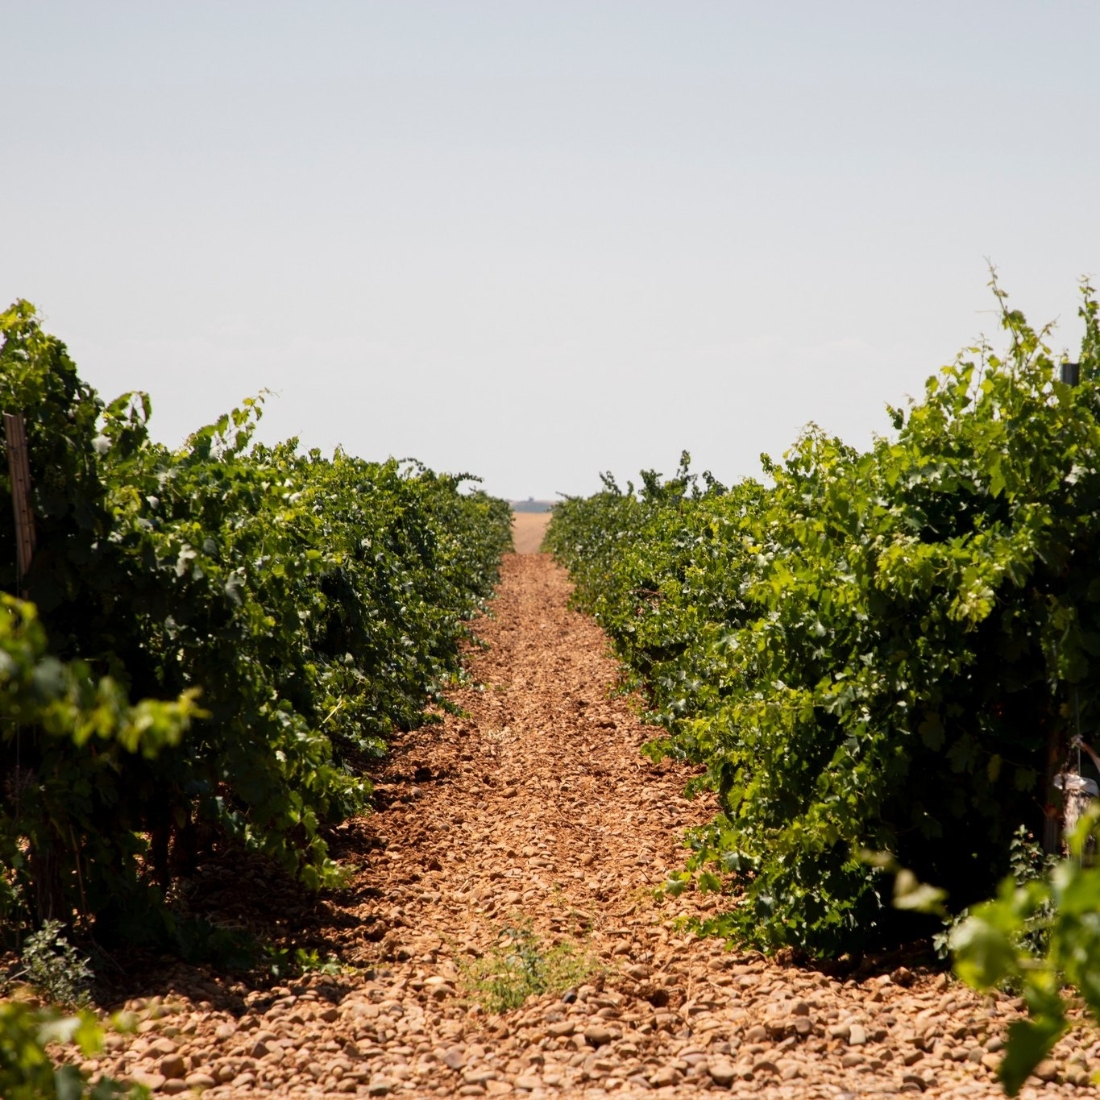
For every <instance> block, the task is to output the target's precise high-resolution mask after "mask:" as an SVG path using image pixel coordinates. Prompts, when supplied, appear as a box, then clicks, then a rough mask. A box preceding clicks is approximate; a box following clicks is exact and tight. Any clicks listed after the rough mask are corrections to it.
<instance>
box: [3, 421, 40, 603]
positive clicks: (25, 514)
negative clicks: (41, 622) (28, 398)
mask: <svg viewBox="0 0 1100 1100" xmlns="http://www.w3.org/2000/svg"><path fill="white" fill-rule="evenodd" d="M4 439H5V442H6V443H7V447H8V474H9V475H10V477H11V506H12V510H13V511H14V512H15V570H16V576H17V579H18V585H19V594H20V595H21V596H23V597H24V598H26V595H27V592H26V587H25V582H26V579H27V573H29V572H30V568H31V560H32V559H33V558H34V546H35V537H34V512H33V511H32V510H31V464H30V458H29V456H28V454H27V430H26V427H25V425H24V423H23V416H22V414H21V413H4Z"/></svg>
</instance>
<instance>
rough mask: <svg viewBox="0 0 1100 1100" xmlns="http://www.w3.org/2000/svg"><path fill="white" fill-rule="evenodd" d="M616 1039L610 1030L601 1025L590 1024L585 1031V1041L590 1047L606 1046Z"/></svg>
mask: <svg viewBox="0 0 1100 1100" xmlns="http://www.w3.org/2000/svg"><path fill="white" fill-rule="evenodd" d="M613 1038H614V1035H613V1034H612V1032H611V1029H610V1028H607V1027H603V1026H602V1025H600V1024H590V1025H589V1026H588V1027H586V1028H585V1029H584V1039H585V1042H586V1043H588V1044H589V1046H594V1047H602V1046H606V1045H607V1044H608V1043H610V1042H611V1040H612V1039H613Z"/></svg>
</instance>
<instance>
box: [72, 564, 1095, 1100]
mask: <svg viewBox="0 0 1100 1100" xmlns="http://www.w3.org/2000/svg"><path fill="white" fill-rule="evenodd" d="M569 591H570V588H569V583H568V579H567V577H566V576H565V574H564V573H563V572H562V571H561V570H560V569H559V568H558V567H557V566H555V565H554V563H553V562H552V561H551V560H550V559H549V558H548V557H547V556H545V555H542V554H527V555H518V554H516V555H508V556H507V557H506V559H505V563H504V578H503V582H502V585H501V587H500V592H499V596H498V598H497V600H496V602H495V604H494V608H493V617H490V618H486V619H484V620H483V621H481V622H480V623H479V624H478V628H477V629H478V634H479V636H480V637H481V638H482V639H483V641H484V643H485V646H486V648H485V649H484V650H483V651H480V652H475V654H474V656H473V657H472V660H471V662H470V670H471V686H468V687H465V688H463V689H461V690H458V691H455V692H454V693H453V695H452V700H453V702H455V703H457V704H458V705H459V706H461V707H462V708H464V710H465V712H466V714H465V716H463V717H458V716H454V715H448V716H447V717H446V718H445V720H444V721H443V722H442V723H441V724H439V725H436V726H429V727H427V728H425V729H421V730H417V731H414V732H412V733H410V734H408V735H406V736H404V737H402V738H401V739H400V740H399V741H398V742H397V743H396V745H395V747H394V751H393V754H392V757H391V758H390V760H389V762H388V764H387V767H386V771H385V773H384V774H383V775H382V776H381V780H380V782H379V785H378V793H379V810H378V812H377V813H375V814H373V815H371V816H370V817H367V818H364V819H362V820H359V821H357V822H353V823H352V824H351V825H350V826H349V827H348V828H346V829H345V830H343V836H342V839H341V841H340V846H341V848H340V850H341V853H342V855H343V857H344V858H345V859H347V860H349V861H351V862H355V863H358V864H359V870H358V871H357V873H356V875H355V878H354V881H353V883H352V885H351V887H350V888H349V889H348V890H346V891H343V892H342V893H341V894H340V895H339V896H338V897H337V898H336V899H335V900H334V901H332V902H331V903H329V905H328V917H327V920H326V924H327V934H328V936H329V937H330V941H331V940H335V941H338V942H339V944H340V951H341V954H342V956H343V958H344V959H345V961H349V962H352V963H354V964H356V965H357V966H359V967H361V968H362V969H360V970H359V971H358V973H356V974H354V975H353V976H347V975H344V976H333V977H323V976H320V975H313V976H311V977H310V978H307V979H305V980H302V981H300V982H296V983H291V984H288V985H287V986H283V987H280V988H277V989H275V990H273V991H270V992H268V993H264V994H260V993H252V994H249V995H248V996H247V997H245V998H244V1001H243V1002H242V1004H241V1006H240V1008H239V1009H238V1010H237V1011H236V1012H231V1011H225V1010H222V1009H221V1008H220V1007H219V1006H218V1005H217V1004H216V1003H214V1002H212V1001H204V1002H201V1003H199V1002H198V997H197V996H192V997H191V998H188V997H184V996H177V997H176V998H174V1000H173V1002H172V1003H170V1004H168V1005H167V1008H166V1007H165V1006H161V1008H160V1009H156V1007H155V1005H154V1011H153V1012H151V1013H150V1012H149V1011H148V1006H145V1012H144V1015H145V1016H147V1019H146V1022H145V1023H144V1024H143V1025H142V1028H143V1033H142V1034H141V1035H140V1036H139V1037H138V1038H136V1039H129V1038H128V1039H125V1040H123V1041H122V1042H121V1043H120V1044H119V1045H118V1046H117V1047H116V1049H114V1050H113V1051H112V1052H110V1056H109V1057H108V1058H106V1059H104V1061H103V1062H101V1063H98V1064H96V1063H89V1068H93V1067H95V1068H103V1069H109V1070H111V1071H113V1072H115V1073H124V1074H126V1075H127V1076H129V1077H131V1078H134V1079H143V1080H146V1081H147V1082H148V1083H149V1084H150V1085H152V1086H153V1087H154V1088H155V1090H156V1091H158V1092H161V1093H164V1092H168V1093H170V1092H178V1091H185V1090H187V1089H188V1088H190V1087H195V1086H199V1087H201V1086H207V1087H208V1091H207V1092H206V1096H208V1097H210V1098H214V1097H219V1098H221V1097H224V1098H230V1097H233V1098H236V1097H255V1096H257V1095H258V1094H261V1093H266V1094H269V1095H276V1096H284V1095H311V1096H330V1095H334V1094H355V1095H361V1096H362V1095H369V1096H384V1095H387V1094H401V1095H410V1096H456V1095H458V1096H484V1095H490V1096H529V1097H534V1098H539V1097H550V1096H553V1097H559V1096H567V1097H577V1096H594V1097H600V1096H604V1095H605V1094H607V1093H613V1094H614V1095H616V1096H622V1097H626V1096H661V1097H690V1096H698V1095H700V1094H701V1093H705V1092H711V1091H714V1092H730V1091H732V1093H733V1094H734V1095H737V1096H746V1097H748V1096H753V1097H759V1096H763V1097H791V1098H793V1097H829V1098H838V1100H839V1098H845V1100H847V1098H854V1097H857V1096H859V1097H863V1096H868V1095H875V1094H892V1093H897V1092H901V1091H911V1092H926V1093H927V1094H928V1095H934V1096H959V1097H962V1096H989V1097H994V1096H998V1095H1000V1093H999V1089H998V1087H997V1085H996V1082H995V1079H994V1076H993V1072H992V1067H994V1066H995V1065H996V1063H997V1060H998V1058H999V1057H1000V1055H999V1054H998V1053H997V1051H998V1049H999V1043H1000V1037H1001V1036H1002V1035H1003V1032H1004V1027H1005V1024H1006V1022H1007V1021H1008V1020H1009V1019H1011V1018H1013V1017H1015V1016H1016V1014H1017V1007H1018V1006H1017V1004H1016V1002H1014V1001H1013V1000H1011V999H1009V998H1007V997H1003V996H1002V997H997V998H994V999H991V1000H982V999H979V998H978V997H976V996H975V995H973V994H971V993H970V992H968V991H967V990H965V989H963V988H962V987H960V986H958V985H957V984H955V983H954V982H950V981H949V980H948V979H947V978H946V977H945V976H943V975H931V974H917V975H912V974H909V973H908V972H907V971H899V972H896V973H895V974H894V976H893V977H891V976H887V975H880V976H878V977H874V978H871V979H868V980H866V981H862V982H859V981H855V980H848V981H843V980H838V979H833V978H829V977H826V976H824V975H822V974H819V973H816V972H814V971H804V970H799V969H796V968H790V967H788V968H784V967H781V966H779V965H777V964H775V963H772V962H769V961H766V960H764V959H762V958H760V957H758V956H754V955H747V954H738V953H736V952H727V951H725V950H724V949H723V946H722V945H721V944H720V943H717V942H714V941H701V940H698V939H696V938H694V937H693V936H691V935H686V934H683V933H682V932H681V931H680V930H679V929H678V927H677V926H676V924H675V918H676V917H677V916H678V915H682V914H683V913H686V912H691V911H698V909H699V908H700V907H702V906H703V905H704V904H705V903H706V902H707V900H708V899H705V898H703V899H700V898H699V897H698V896H697V895H694V894H691V893H689V894H685V895H684V896H683V897H682V898H680V899H679V900H675V901H673V900H659V899H658V898H656V897H655V895H654V887H656V886H657V885H658V884H659V883H661V882H662V881H663V880H664V879H665V878H666V877H667V874H668V872H669V871H670V870H672V869H675V868H678V867H679V866H680V865H681V862H682V858H683V854H684V853H683V849H682V848H681V847H680V837H681V834H682V831H683V830H684V828H685V827H687V826H689V825H691V824H693V823H699V822H702V821H705V820H707V819H708V818H709V817H710V816H711V814H712V813H713V811H714V806H713V804H712V801H711V800H710V799H709V798H707V797H701V798H699V799H698V800H697V801H695V802H689V801H687V800H685V799H684V798H683V797H682V791H683V788H684V784H685V781H686V779H687V778H688V776H687V775H686V773H685V772H683V771H682V770H681V769H678V768H676V767H673V766H672V765H669V764H667V763H666V764H663V765H659V766H658V765H654V764H652V763H650V762H648V761H647V760H646V759H645V758H644V757H642V756H641V755H640V753H639V751H638V749H639V746H640V745H641V744H642V743H643V741H645V740H646V739H647V737H648V736H650V735H651V734H652V731H651V730H646V729H645V728H643V727H642V726H641V725H640V724H639V722H638V720H637V718H636V717H635V715H634V713H633V712H632V710H631V706H630V704H629V702H628V701H627V700H625V699H623V698H620V697H613V696H612V694H611V693H612V689H613V686H614V684H615V681H616V667H615V664H614V662H613V661H612V660H611V659H610V657H609V656H608V654H607V647H606V639H605V638H604V636H603V635H602V634H601V632H600V631H599V629H598V628H597V627H596V626H595V624H594V623H593V622H592V621H591V620H590V619H588V618H587V617H585V616H583V615H580V614H578V613H576V612H573V611H571V610H569V609H568V607H567V599H568V596H569ZM508 928H513V929H516V928H527V929H529V930H530V931H531V932H532V933H534V934H537V935H538V936H539V937H540V939H541V942H542V948H543V950H546V949H549V948H550V947H551V945H553V944H555V943H558V942H569V943H572V944H574V945H576V946H577V949H578V950H583V951H587V952H589V953H590V955H591V956H592V958H593V959H594V960H596V961H598V963H599V965H600V967H601V968H602V971H601V972H600V973H596V974H594V975H593V976H592V977H591V978H590V979H588V981H587V982H585V983H583V984H581V985H580V986H579V988H577V989H576V991H575V999H574V997H573V995H569V996H568V997H567V998H566V999H565V1000H563V999H562V997H561V996H559V995H556V994H546V995H543V996H541V997H532V998H531V999H530V1000H528V1002H527V1003H526V1004H525V1005H524V1006H523V1007H522V1008H519V1009H516V1010H513V1011H511V1012H509V1013H506V1014H505V1015H503V1016H499V1017H494V1016H492V1015H490V1014H488V1013H486V1012H485V1011H484V1010H483V1009H481V1008H480V1006H478V1005H477V1004H476V1003H474V1002H473V1001H472V1000H471V998H470V997H469V995H468V994H467V993H464V989H463V981H462V974H463V971H464V970H465V969H467V968H468V966H469V965H470V964H471V963H472V961H473V960H474V959H475V958H476V957H477V956H479V955H482V954H484V953H485V952H487V951H489V950H490V949H491V947H492V945H493V944H494V942H498V941H499V939H500V936H501V933H502V932H503V931H504V930H506V929H508ZM158 1011H160V1012H167V1014H166V1015H162V1016H160V1017H159V1018H158V1016H157V1012H158ZM242 1012H243V1015H242V1014H241V1013H242ZM1092 1038H1093V1037H1092V1035H1090V1034H1089V1033H1088V1032H1077V1033H1075V1034H1074V1035H1073V1036H1071V1037H1070V1038H1069V1039H1068V1040H1066V1041H1064V1042H1063V1043H1062V1044H1061V1045H1060V1047H1059V1050H1058V1052H1057V1058H1056V1060H1055V1062H1054V1063H1052V1065H1051V1066H1050V1067H1049V1073H1048V1076H1049V1077H1050V1081H1049V1082H1048V1083H1045V1084H1041V1083H1039V1082H1036V1083H1035V1087H1029V1088H1027V1089H1025V1091H1024V1094H1023V1095H1024V1096H1025V1097H1030V1098H1033V1100H1038V1098H1039V1097H1044V1098H1046V1097H1053V1096H1058V1095H1075V1096H1084V1095H1089V1094H1091V1093H1092V1090H1091V1088H1089V1087H1081V1088H1078V1087H1075V1086H1074V1085H1071V1084H1069V1083H1062V1082H1068V1080H1072V1079H1077V1080H1084V1073H1085V1069H1084V1067H1085V1065H1086V1064H1090V1065H1091V1064H1094V1062H1095V1059H1096V1057H1097V1054H1098V1051H1100V1046H1097V1045H1095V1044H1094V1045H1091V1046H1090V1044H1091V1043H1092ZM210 1086H213V1087H210Z"/></svg>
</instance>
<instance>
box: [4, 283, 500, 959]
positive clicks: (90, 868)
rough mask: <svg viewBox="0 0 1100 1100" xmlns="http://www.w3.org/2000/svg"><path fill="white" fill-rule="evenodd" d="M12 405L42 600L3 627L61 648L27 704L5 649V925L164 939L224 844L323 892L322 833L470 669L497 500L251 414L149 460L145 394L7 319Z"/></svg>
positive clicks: (39, 674)
mask: <svg viewBox="0 0 1100 1100" xmlns="http://www.w3.org/2000/svg"><path fill="white" fill-rule="evenodd" d="M0 408H2V409H3V410H4V411H7V412H13V413H22V414H23V415H24V417H25V422H26V432H27V437H28V443H29V452H30V463H31V476H32V481H33V487H34V491H33V510H34V513H35V525H36V534H37V548H36V551H35V555H34V558H33V562H32V565H31V568H30V571H29V574H28V575H27V576H26V578H24V579H23V580H22V582H20V580H19V578H17V577H16V575H15V571H16V553H15V530H14V521H13V518H12V506H11V499H10V485H9V482H8V477H7V469H6V464H0V590H3V591H5V592H7V593H12V594H16V593H20V594H25V596H26V597H27V599H28V600H29V602H30V606H28V605H24V604H8V605H5V606H4V607H3V608H2V609H0V626H2V628H3V630H4V631H5V632H6V633H5V634H4V635H3V637H5V638H8V637H20V636H22V634H21V633H20V632H23V633H25V632H26V631H28V630H29V631H31V635H30V636H32V637H33V638H34V639H35V640H36V644H38V642H41V645H42V646H44V647H48V649H47V650H46V654H45V656H44V657H43V659H42V660H41V661H40V662H39V664H38V666H37V668H36V669H35V671H34V675H33V677H32V682H31V683H30V686H29V688H27V690H29V691H30V692H31V695H32V697H33V701H34V706H33V707H32V706H29V704H27V705H25V704H24V703H23V702H20V699H21V698H22V696H20V695H19V692H20V691H23V688H22V687H21V686H20V684H21V683H22V681H20V680H19V678H18V675H17V673H18V668H19V666H18V665H17V664H15V665H13V663H12V656H11V654H10V653H9V652H8V649H9V647H8V646H7V644H6V642H5V647H4V650H3V652H0V697H2V699H0V701H2V707H0V775H2V776H3V777H4V778H3V787H2V789H0V928H3V929H5V930H7V931H9V932H12V933H14V932H17V931H18V930H19V929H20V928H24V929H26V928H29V927H31V926H32V925H37V924H40V923H41V922H42V921H45V920H47V919H60V920H62V921H64V922H70V921H72V920H73V919H77V918H79V919H80V920H81V921H82V922H83V923H84V924H85V925H87V926H88V927H90V928H91V929H92V931H93V933H94V935H95V938H96V941H97V942H98V943H99V944H101V945H104V946H107V945H110V944H111V943H112V942H118V941H119V940H120V939H125V940H127V941H129V942H131V943H132V942H135V941H137V942H140V941H142V940H145V941H149V940H154V941H155V940H158V939H159V940H160V941H161V942H165V940H166V938H167V937H169V936H170V933H171V928H172V922H171V918H170V917H169V916H168V915H167V911H166V910H165V907H164V905H163V901H164V898H165V896H166V892H167V891H169V889H170V887H171V884H172V882H173V880H174V879H176V878H179V877H184V878H186V877H187V876H190V875H192V874H193V873H194V870H195V868H196V866H197V865H198V864H199V863H200V862H201V861H202V859H203V858H204V857H205V856H206V855H207V854H208V853H209V852H210V851H211V850H212V849H214V848H215V847H217V846H218V845H224V844H228V843H232V844H239V845H243V846H244V847H246V848H248V849H250V850H253V851H255V852H257V853H262V854H263V855H265V856H267V857H269V858H271V859H273V860H276V861H278V862H279V863H280V864H282V865H283V866H284V867H285V868H287V869H288V870H289V871H291V872H293V873H295V874H296V875H298V876H299V877H300V878H301V879H302V880H303V882H304V883H305V884H306V885H307V886H309V885H317V884H321V883H324V882H326V881H329V880H331V879H332V877H333V875H334V873H335V868H334V864H333V863H332V861H331V860H330V858H329V856H328V852H327V847H326V842H325V836H326V829H328V828H329V827H330V826H332V825H333V824H335V823H337V822H339V821H341V820H343V819H344V818H346V817H347V816H348V815H351V814H354V813H355V812H356V811H358V810H359V809H361V808H362V807H363V806H364V805H365V803H366V800H367V796H368V794H369V784H368V782H367V780H366V779H365V778H364V765H365V764H366V763H367V762H368V761H369V760H370V759H371V758H372V757H373V756H376V755H378V754H379V753H380V752H381V751H382V749H383V746H384V743H385V739H386V737H387V736H388V735H389V734H391V733H392V732H393V731H394V730H395V729H400V728H409V727H411V726H413V725H415V724H417V723H420V722H421V721H423V720H424V719H425V715H426V710H427V709H428V708H429V706H430V705H431V703H432V701H433V700H437V701H438V700H439V699H440V694H439V693H440V691H441V688H442V686H443V685H444V683H445V682H446V680H447V679H448V678H449V677H451V676H453V675H454V674H455V673H456V672H457V670H458V667H459V665H458V660H459V647H460V643H461V641H462V638H463V636H464V633H465V631H466V629H467V628H466V626H465V622H466V620H468V619H469V618H470V616H471V615H472V614H473V613H474V612H475V610H476V609H477V608H478V606H479V604H480V602H481V601H482V600H483V599H484V598H485V597H487V596H488V595H489V594H490V591H491V586H492V584H493V582H494V580H495V578H496V576H497V567H498V559H499V556H500V553H501V551H502V549H504V548H505V547H506V546H507V545H508V542H509V540H510V530H509V511H508V506H507V504H506V503H504V502H502V501H497V500H493V499H491V498H488V497H486V496H485V495H484V494H482V493H480V492H469V493H466V492H462V491H460V485H461V482H462V481H463V480H465V478H463V477H451V476H443V475H437V474H435V473H432V472H431V471H429V470H427V469H424V468H422V467H419V466H416V465H409V464H404V465H402V464H398V463H397V462H395V461H388V462H381V463H378V462H366V461H362V460H359V459H355V458H351V457H349V456H348V455H345V454H343V453H340V452H338V453H337V454H336V455H335V456H334V457H333V458H331V459H330V458H323V457H322V456H321V455H320V454H319V453H317V452H310V453H308V454H301V453H299V451H298V448H297V446H296V442H295V441H290V442H288V443H286V444H283V445H280V446H276V447H269V446H264V445H261V444H259V443H256V442H254V441H253V439H252V436H253V430H254V428H255V424H256V421H257V419H258V417H259V413H260V409H259V407H258V405H257V404H256V403H255V402H246V403H245V406H244V407H243V408H242V409H241V410H238V411H236V412H234V413H231V414H229V415H227V416H224V417H222V418H221V419H220V420H219V421H217V422H216V423H215V424H213V425H211V426H209V427H205V428H202V429H201V430H199V431H197V432H195V433H194V434H193V435H192V436H191V437H190V438H189V439H188V441H187V442H186V444H185V445H184V446H183V447H181V448H179V449H170V448H167V447H165V446H162V445H159V444H157V443H155V442H153V441H152V439H151V438H150V436H149V434H148V431H147V426H146V424H147V420H148V417H149V413H150V407H149V402H148V399H147V398H145V397H144V395H140V394H139V395H128V396H126V397H124V398H121V399H119V400H118V401H115V402H113V403H111V404H105V403H103V402H102V401H101V400H100V399H99V398H98V396H97V395H96V393H95V392H94V391H93V390H92V389H91V388H90V387H89V386H88V385H87V384H85V383H84V382H82V381H81V379H80V378H79V376H78V374H77V371H76V368H75V366H74V365H73V363H72V361H71V359H70V358H69V356H68V354H67V352H66V349H65V347H64V345H63V344H62V343H60V342H59V341H58V340H57V339H55V338H53V337H52V336H50V335H48V334H46V333H45V332H44V331H43V330H42V328H41V326H40V323H39V320H38V318H37V316H36V315H35V313H34V311H33V309H32V308H31V307H30V306H28V305H27V304H26V303H17V304H16V305H15V306H14V307H12V308H11V309H10V310H8V311H7V312H6V313H3V314H0ZM34 608H36V609H37V610H36V611H35V610H34ZM55 696H56V697H57V698H60V699H70V700H71V706H70V711H69V712H65V714H64V715H62V718H61V719H58V720H56V721H55V720H54V719H53V718H51V717H50V715H51V714H53V713H54V712H53V711H52V710H51V709H50V706H52V705H53V704H50V706H47V705H46V704H47V703H48V702H49V700H50V699H52V698H54V697H55ZM127 697H128V698H131V699H160V700H177V702H175V703H171V704H165V705H164V706H167V707H168V708H169V709H167V710H165V709H164V707H159V708H158V707H157V706H155V705H153V704H142V707H144V708H145V709H141V708H140V707H139V709H138V710H137V711H134V712H131V711H128V710H126V709H125V708H126V706H127V705H128V704H125V703H124V702H123V700H124V699H125V698H127ZM78 704H79V705H78ZM59 705H60V704H59ZM44 706H45V708H46V709H43V707H44ZM173 707H174V708H176V709H174V710H173V709H171V708H173ZM175 715H179V716H180V717H186V718H187V719H188V721H189V723H190V727H189V729H187V731H186V732H183V731H182V727H181V726H180V724H179V722H178V721H176V718H175V717H174V716H175ZM170 717H171V718H172V721H171V722H169V718H170ZM70 720H71V721H70ZM66 723H69V724H68V725H66ZM74 723H75V724H74ZM54 727H56V728H54ZM62 727H64V728H62ZM160 730H163V731H164V735H163V736H161V735H159V734H158V731H160ZM59 733H63V734H66V736H56V735H55V734H59ZM181 734H182V735H181ZM169 735H170V736H169ZM154 750H159V751H154ZM9 946H10V944H9Z"/></svg>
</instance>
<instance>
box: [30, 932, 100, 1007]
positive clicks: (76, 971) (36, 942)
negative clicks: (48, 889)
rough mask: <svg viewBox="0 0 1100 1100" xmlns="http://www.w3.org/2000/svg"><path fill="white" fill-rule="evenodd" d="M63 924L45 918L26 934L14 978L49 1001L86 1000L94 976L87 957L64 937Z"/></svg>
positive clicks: (66, 1003)
mask: <svg viewBox="0 0 1100 1100" xmlns="http://www.w3.org/2000/svg"><path fill="white" fill-rule="evenodd" d="M63 928H64V925H63V924H62V923H61V922H60V921H57V920H48V921H46V922H45V923H44V924H43V925H42V927H41V928H40V929H39V930H38V931H37V932H34V933H33V934H32V935H30V936H28V937H27V939H26V941H25V942H24V944H23V954H22V956H21V957H20V960H19V961H20V963H21V964H22V967H21V969H20V970H19V971H17V972H16V974H15V977H16V978H22V979H23V980H24V981H26V982H27V983H28V984H29V985H32V986H33V987H34V988H35V989H36V990H37V991H38V992H39V993H40V994H41V995H42V997H43V998H44V999H45V1000H47V1001H48V1002H49V1003H50V1004H55V1005H82V1004H85V1003H87V1000H88V988H89V986H90V985H91V984H92V981H93V980H94V979H95V974H94V973H93V971H92V968H91V965H90V964H89V963H88V960H87V959H86V958H85V957H84V956H83V955H81V954H80V952H79V951H77V949H76V948H75V947H73V945H72V944H71V943H69V941H68V940H67V939H66V938H65V936H64V935H63V933H62V929H63Z"/></svg>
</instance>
